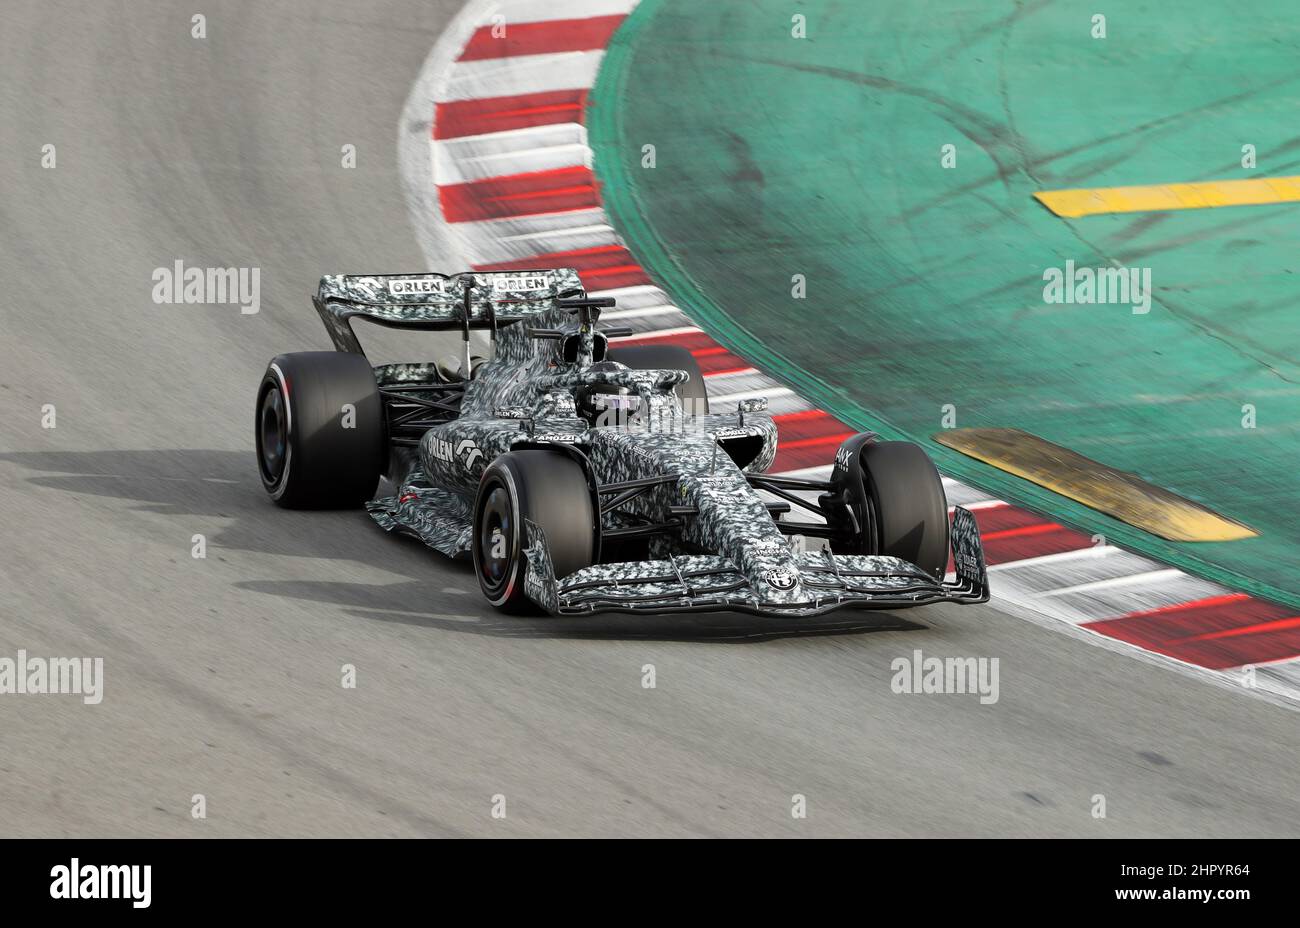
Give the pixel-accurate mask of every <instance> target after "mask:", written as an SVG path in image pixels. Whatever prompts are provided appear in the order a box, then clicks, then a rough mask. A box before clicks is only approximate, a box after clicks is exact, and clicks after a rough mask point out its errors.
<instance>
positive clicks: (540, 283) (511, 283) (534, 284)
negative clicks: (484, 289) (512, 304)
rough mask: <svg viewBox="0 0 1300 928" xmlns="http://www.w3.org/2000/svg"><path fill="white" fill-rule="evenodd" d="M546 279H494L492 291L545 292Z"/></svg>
mask: <svg viewBox="0 0 1300 928" xmlns="http://www.w3.org/2000/svg"><path fill="white" fill-rule="evenodd" d="M546 287H547V283H546V278H545V277H493V278H492V289H493V290H494V291H496V292H497V293H501V292H503V291H507V290H545V289H546Z"/></svg>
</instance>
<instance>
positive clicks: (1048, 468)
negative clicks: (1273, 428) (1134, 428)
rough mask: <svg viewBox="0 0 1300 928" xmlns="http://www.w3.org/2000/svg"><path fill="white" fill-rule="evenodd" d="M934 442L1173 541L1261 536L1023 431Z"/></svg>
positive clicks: (972, 433) (959, 433)
mask: <svg viewBox="0 0 1300 928" xmlns="http://www.w3.org/2000/svg"><path fill="white" fill-rule="evenodd" d="M934 440H935V441H937V442H938V443H939V444H941V445H947V446H948V447H949V448H953V449H955V450H957V451H960V452H961V453H962V454H965V455H968V456H970V457H973V458H975V459H976V460H980V461H983V462H984V463H986V464H991V465H993V466H994V467H996V468H998V469H999V470H1004V471H1006V472H1007V473H1009V474H1015V475H1016V476H1017V477H1023V478H1024V479H1026V480H1029V481H1032V482H1033V483H1036V484H1038V485H1039V486H1041V487H1046V488H1047V489H1049V490H1051V491H1052V492H1054V493H1060V494H1061V495H1062V496H1066V497H1069V498H1070V499H1072V500H1075V501H1076V502H1080V503H1083V505H1085V506H1088V507H1090V508H1092V509H1096V510H1097V511H1098V512H1104V513H1105V514H1106V515H1108V516H1112V517H1114V518H1116V519H1119V520H1120V521H1121V522H1127V523H1128V524H1129V525H1132V526H1134V527H1135V528H1140V529H1142V530H1143V531H1144V532H1150V533H1151V534H1153V535H1159V536H1160V537H1161V538H1168V539H1169V540H1170V541H1238V540H1240V539H1242V538H1254V537H1255V536H1256V535H1258V534H1259V533H1258V532H1256V531H1255V530H1254V529H1252V528H1250V527H1249V526H1245V525H1242V524H1241V523H1240V522H1234V521H1233V520H1232V519H1228V518H1225V517H1224V516H1221V515H1219V514H1218V513H1216V512H1214V511H1212V510H1210V509H1207V508H1205V507H1204V506H1202V505H1200V504H1199V503H1194V502H1192V501H1191V500H1190V499H1185V498H1184V497H1181V496H1179V495H1178V494H1177V493H1171V492H1170V491H1168V490H1166V489H1164V488H1162V487H1158V486H1156V485H1155V484H1152V483H1147V482H1146V481H1145V480H1143V479H1142V478H1141V477H1139V476H1137V475H1136V474H1130V473H1128V472H1127V471H1122V470H1116V469H1115V468H1113V467H1107V466H1106V465H1105V464H1101V463H1098V462H1097V461H1094V460H1092V459H1091V458H1085V457H1084V456H1083V455H1081V454H1078V453H1077V452H1074V451H1071V450H1070V449H1069V448H1063V447H1061V446H1060V445H1056V444H1053V443H1052V442H1050V441H1047V440H1046V439H1044V438H1039V437H1038V436H1037V435H1031V434H1029V433H1028V432H1022V431H1021V430H1020V429H952V430H950V431H946V432H939V433H938V434H936V435H935V436H934Z"/></svg>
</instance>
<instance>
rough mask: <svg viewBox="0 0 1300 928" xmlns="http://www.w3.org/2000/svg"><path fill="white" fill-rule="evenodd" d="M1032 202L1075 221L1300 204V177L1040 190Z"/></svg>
mask: <svg viewBox="0 0 1300 928" xmlns="http://www.w3.org/2000/svg"><path fill="white" fill-rule="evenodd" d="M1034 198H1035V199H1036V200H1038V202H1040V203H1042V204H1043V205H1044V206H1046V207H1047V208H1048V209H1050V210H1051V211H1052V212H1054V213H1055V214H1056V215H1058V216H1064V217H1065V218H1067V219H1075V218H1077V217H1079V216H1096V215H1099V214H1101V213H1149V212H1154V211H1158V210H1167V209H1212V208H1214V207H1216V206H1259V205H1261V204H1264V203H1295V202H1297V201H1300V176H1297V177H1260V178H1257V179H1252V180H1211V181H1205V182H1204V183H1196V184H1151V185H1149V186H1144V187H1095V188H1093V189H1091V190H1087V189H1082V190H1040V191H1038V192H1037V193H1035V194H1034Z"/></svg>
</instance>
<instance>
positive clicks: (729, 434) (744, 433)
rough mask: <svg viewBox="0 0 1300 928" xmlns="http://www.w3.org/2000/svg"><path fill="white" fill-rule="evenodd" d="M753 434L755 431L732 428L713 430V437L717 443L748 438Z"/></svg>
mask: <svg viewBox="0 0 1300 928" xmlns="http://www.w3.org/2000/svg"><path fill="white" fill-rule="evenodd" d="M752 434H753V431H752V430H751V429H747V428H737V427H732V428H725V429H714V430H713V437H714V439H716V440H717V441H724V440H726V439H728V438H748V437H749V436H750V435H752Z"/></svg>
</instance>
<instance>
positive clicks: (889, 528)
mask: <svg viewBox="0 0 1300 928" xmlns="http://www.w3.org/2000/svg"><path fill="white" fill-rule="evenodd" d="M859 455H860V458H859V459H860V461H861V463H862V477H863V480H864V482H865V484H866V491H867V498H868V499H869V500H870V504H871V507H872V516H873V518H872V519H871V527H872V528H873V529H874V532H875V539H874V542H875V543H874V550H875V553H877V554H883V555H886V556H889V557H898V558H902V559H903V560H905V561H907V562H909V563H911V564H915V565H916V566H917V567H919V568H921V569H922V570H924V571H925V572H926V573H928V574H930V575H931V576H933V577H936V578H938V579H942V578H943V575H944V571H946V570H947V567H948V498H947V496H946V495H945V494H944V492H943V480H942V478H940V476H939V471H938V470H936V469H935V466H934V462H933V461H931V460H930V456H929V455H928V454H926V453H925V451H924V450H923V449H922V448H921V446H920V445H914V444H912V443H911V442H906V441H880V442H872V443H870V444H867V445H864V446H863V447H862V450H861V451H860V452H859Z"/></svg>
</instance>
